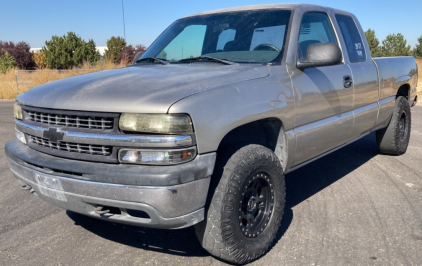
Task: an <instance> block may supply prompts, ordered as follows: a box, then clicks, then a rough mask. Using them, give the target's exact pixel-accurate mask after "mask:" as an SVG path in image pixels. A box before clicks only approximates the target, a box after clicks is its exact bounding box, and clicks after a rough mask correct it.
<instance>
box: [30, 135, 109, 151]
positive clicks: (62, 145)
mask: <svg viewBox="0 0 422 266" xmlns="http://www.w3.org/2000/svg"><path fill="white" fill-rule="evenodd" d="M28 137H29V140H30V141H31V142H32V143H34V144H36V145H38V146H42V147H46V148H50V149H53V150H59V151H67V152H72V153H82V154H91V155H103V156H110V155H111V154H112V147H110V146H102V145H90V144H78V143H70V142H52V141H50V140H48V139H45V138H40V137H35V136H31V135H28Z"/></svg>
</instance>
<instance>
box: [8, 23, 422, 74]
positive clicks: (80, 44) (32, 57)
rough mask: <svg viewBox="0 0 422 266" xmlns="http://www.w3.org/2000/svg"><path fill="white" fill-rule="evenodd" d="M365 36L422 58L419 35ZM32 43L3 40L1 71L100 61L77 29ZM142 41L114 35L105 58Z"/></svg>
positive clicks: (375, 51) (121, 59) (380, 51)
mask: <svg viewBox="0 0 422 266" xmlns="http://www.w3.org/2000/svg"><path fill="white" fill-rule="evenodd" d="M365 36H366V39H367V41H368V45H369V48H370V50H371V55H372V57H389V56H414V57H416V58H422V36H421V37H419V38H418V41H417V43H416V46H415V47H414V48H413V49H412V48H411V46H410V45H408V44H407V41H406V39H405V38H404V36H403V35H402V34H401V33H397V34H389V35H388V36H387V37H386V38H385V39H384V40H382V42H381V43H380V41H379V40H378V38H377V37H376V35H375V31H374V30H372V29H368V30H367V31H365ZM30 49H31V46H30V45H29V43H27V42H25V41H21V42H18V43H16V44H15V43H14V42H11V41H1V40H0V72H2V73H6V72H7V71H8V70H9V69H12V68H18V69H34V68H35V69H43V68H51V69H70V68H73V67H78V66H79V65H81V64H82V63H83V62H89V63H91V64H95V63H96V62H97V61H99V60H100V54H99V53H98V51H97V50H96V46H95V42H94V40H92V39H89V40H88V41H85V40H83V39H82V38H81V37H80V36H78V35H77V34H76V33H74V32H71V31H69V32H67V34H66V35H63V36H57V35H54V36H52V37H51V39H50V40H47V41H45V46H43V47H42V50H41V51H40V52H35V53H33V52H30ZM146 49H147V47H146V46H144V45H142V44H137V45H132V44H130V45H128V44H127V43H126V41H125V40H124V39H123V38H122V37H120V36H117V37H115V36H112V37H111V38H110V39H108V40H107V50H106V51H105V53H104V59H105V60H108V61H110V62H113V63H115V64H129V63H131V62H132V60H133V58H134V57H135V55H136V54H137V53H138V52H142V51H146Z"/></svg>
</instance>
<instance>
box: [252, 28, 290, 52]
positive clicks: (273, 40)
mask: <svg viewBox="0 0 422 266" xmlns="http://www.w3.org/2000/svg"><path fill="white" fill-rule="evenodd" d="M285 31H286V26H285V25H280V26H272V27H265V28H257V29H255V31H254V32H253V35H252V41H251V46H250V48H249V51H254V50H255V51H257V50H259V49H261V50H262V49H266V46H268V45H269V46H273V47H276V48H277V49H278V50H281V48H282V45H283V41H282V40H283V39H284V34H285Z"/></svg>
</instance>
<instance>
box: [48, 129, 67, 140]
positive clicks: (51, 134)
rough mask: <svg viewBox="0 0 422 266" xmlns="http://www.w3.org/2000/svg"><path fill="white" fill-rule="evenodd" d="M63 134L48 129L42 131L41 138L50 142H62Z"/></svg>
mask: <svg viewBox="0 0 422 266" xmlns="http://www.w3.org/2000/svg"><path fill="white" fill-rule="evenodd" d="M63 136H64V132H60V131H57V128H54V127H50V128H49V129H48V130H44V133H43V137H44V138H45V139H48V140H49V141H51V142H59V141H61V140H63Z"/></svg>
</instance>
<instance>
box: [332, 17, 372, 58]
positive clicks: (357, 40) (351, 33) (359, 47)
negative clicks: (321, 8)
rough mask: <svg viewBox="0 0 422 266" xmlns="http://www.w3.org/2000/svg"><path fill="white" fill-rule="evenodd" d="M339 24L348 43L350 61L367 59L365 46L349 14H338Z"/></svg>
mask: <svg viewBox="0 0 422 266" xmlns="http://www.w3.org/2000/svg"><path fill="white" fill-rule="evenodd" d="M336 19H337V22H338V25H339V26H340V30H341V33H342V34H343V38H344V42H345V43H346V47H347V53H348V54H349V60H350V62H352V63H354V62H364V61H365V60H366V54H365V48H364V46H363V42H362V38H361V37H360V34H359V31H358V28H357V27H356V24H355V22H354V21H353V19H352V18H351V17H349V16H344V15H336Z"/></svg>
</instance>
